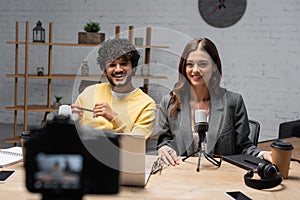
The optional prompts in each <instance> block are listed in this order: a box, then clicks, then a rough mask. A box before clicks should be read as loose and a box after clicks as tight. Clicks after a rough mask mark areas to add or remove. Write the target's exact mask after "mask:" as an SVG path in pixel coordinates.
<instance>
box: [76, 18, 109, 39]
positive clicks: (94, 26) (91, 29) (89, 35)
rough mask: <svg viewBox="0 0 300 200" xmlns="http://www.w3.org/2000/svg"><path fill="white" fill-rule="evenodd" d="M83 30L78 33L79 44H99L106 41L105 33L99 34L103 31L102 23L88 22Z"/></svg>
mask: <svg viewBox="0 0 300 200" xmlns="http://www.w3.org/2000/svg"><path fill="white" fill-rule="evenodd" d="M83 30H85V32H79V33H78V43H79V44H99V43H101V42H103V41H104V40H105V33H98V32H99V31H100V30H101V26H100V23H98V22H95V21H89V22H87V23H86V24H85V25H84V27H83Z"/></svg>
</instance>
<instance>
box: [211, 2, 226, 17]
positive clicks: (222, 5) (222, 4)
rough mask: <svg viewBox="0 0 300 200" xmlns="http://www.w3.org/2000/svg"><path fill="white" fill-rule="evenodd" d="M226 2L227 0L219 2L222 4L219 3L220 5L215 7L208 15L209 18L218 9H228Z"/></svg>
mask: <svg viewBox="0 0 300 200" xmlns="http://www.w3.org/2000/svg"><path fill="white" fill-rule="evenodd" d="M225 1H226V0H219V2H220V3H218V4H217V5H216V6H215V7H214V9H213V10H212V11H211V12H210V13H209V14H208V16H210V15H211V14H213V13H214V12H215V11H216V10H217V9H218V8H219V9H221V8H222V7H223V8H226V7H225V5H224V2H225Z"/></svg>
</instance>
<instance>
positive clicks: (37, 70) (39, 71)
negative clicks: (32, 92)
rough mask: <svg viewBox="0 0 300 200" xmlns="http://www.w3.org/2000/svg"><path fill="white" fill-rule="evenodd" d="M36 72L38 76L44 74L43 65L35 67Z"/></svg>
mask: <svg viewBox="0 0 300 200" xmlns="http://www.w3.org/2000/svg"><path fill="white" fill-rule="evenodd" d="M36 73H37V75H38V76H44V67H37V68H36Z"/></svg>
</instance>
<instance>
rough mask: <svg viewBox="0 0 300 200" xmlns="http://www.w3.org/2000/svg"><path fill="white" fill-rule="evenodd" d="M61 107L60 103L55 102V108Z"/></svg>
mask: <svg viewBox="0 0 300 200" xmlns="http://www.w3.org/2000/svg"><path fill="white" fill-rule="evenodd" d="M60 105H61V103H60V102H59V101H58V102H57V101H55V102H53V108H59V106H60Z"/></svg>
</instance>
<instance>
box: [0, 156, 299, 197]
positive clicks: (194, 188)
mask: <svg viewBox="0 0 300 200" xmlns="http://www.w3.org/2000/svg"><path fill="white" fill-rule="evenodd" d="M196 166H197V158H196V157H191V158H189V159H187V160H186V162H181V163H180V165H178V166H175V167H167V168H165V169H164V170H163V171H162V173H161V174H159V173H157V174H155V175H152V176H151V177H150V180H149V182H148V184H147V185H146V187H145V188H139V187H121V188H120V192H119V193H118V194H116V195H85V196H84V197H83V199H84V200H93V199H143V200H145V199H229V198H228V197H226V196H225V192H226V191H234V190H239V191H242V192H243V193H244V194H246V195H247V196H249V197H250V198H252V199H264V200H268V199H298V198H299V196H300V184H299V183H300V182H299V180H300V165H299V164H298V163H296V162H292V163H291V168H290V172H289V179H284V180H283V182H282V184H281V185H280V186H277V187H275V188H272V189H268V190H255V189H252V188H249V187H247V186H246V185H245V184H244V180H243V176H244V174H245V173H246V171H245V170H243V169H241V168H238V167H236V166H233V165H231V164H229V163H227V162H225V161H223V162H222V166H221V167H220V168H217V167H215V166H214V165H212V164H211V163H209V162H208V161H207V160H206V159H204V158H202V160H201V167H200V172H196ZM7 169H15V170H16V173H15V174H14V176H13V177H11V179H10V180H9V181H8V182H7V183H5V184H1V185H0V198H1V199H9V200H14V199H18V200H19V199H31V200H35V199H40V198H41V196H40V194H33V193H29V192H28V191H27V190H26V187H25V174H24V168H23V166H22V164H16V165H12V166H10V167H8V168H7ZM255 178H257V176H256V175H255Z"/></svg>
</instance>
